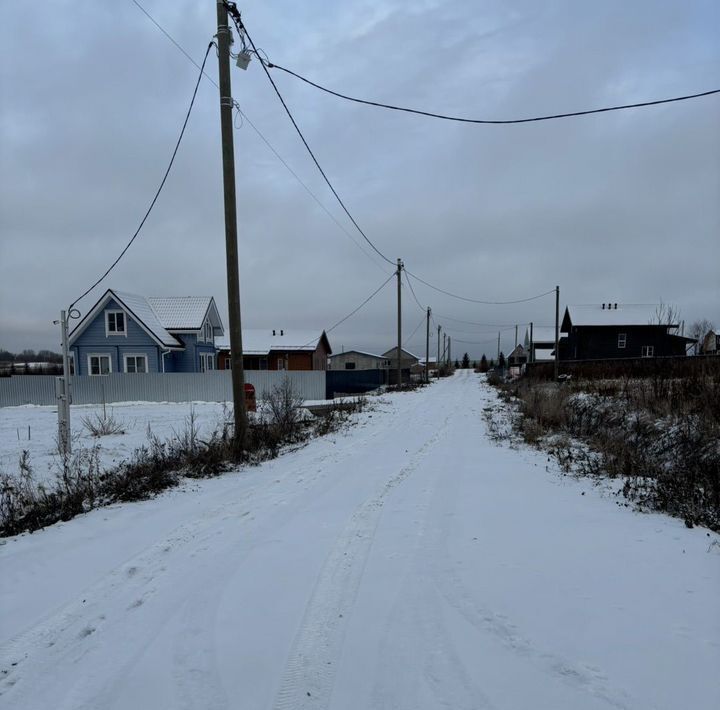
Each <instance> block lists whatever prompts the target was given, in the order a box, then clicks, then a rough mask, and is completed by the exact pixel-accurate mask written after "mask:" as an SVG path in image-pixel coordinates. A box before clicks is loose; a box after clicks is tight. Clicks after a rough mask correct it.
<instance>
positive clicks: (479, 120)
mask: <svg viewBox="0 0 720 710" xmlns="http://www.w3.org/2000/svg"><path fill="white" fill-rule="evenodd" d="M261 61H262V60H261ZM263 64H265V63H263ZM267 66H268V67H269V68H270V69H279V70H280V71H283V72H285V73H286V74H290V76H294V77H295V78H296V79H300V81H304V82H305V83H306V84H309V85H310V86H313V87H315V88H316V89H320V91H324V92H325V93H326V94H330V95H331V96H336V97H338V98H340V99H344V100H346V101H352V102H354V103H357V104H365V105H366V106H375V107H376V108H384V109H389V110H390V111H402V112H404V113H413V114H417V115H419V116H427V117H429V118H439V119H441V120H443V121H456V122H459V123H475V124H492V125H507V124H513V123H535V122H538V121H552V120H554V119H558V118H571V117H574V116H588V115H590V114H593V113H609V112H610V111H624V110H626V109H631V108H645V107H647V106H659V105H661V104H670V103H674V102H676V101H688V100H689V99H699V98H702V97H704V96H711V95H712V94H718V93H720V89H711V90H710V91H703V92H701V93H699V94H686V95H685V96H674V97H672V98H669V99H657V100H655V101H641V102H638V103H632V104H621V105H618V106H605V107H604V108H594V109H589V110H585V111H571V112H569V113H554V114H548V115H545V116H531V117H529V118H510V119H502V120H489V119H484V118H463V117H461V116H449V115H447V114H442V113H433V112H431V111H420V110H419V109H414V108H407V107H405V106H394V105H392V104H384V103H381V102H379V101H369V100H367V99H358V98H356V97H354V96H348V95H347V94H341V93H340V92H339V91H333V90H332V89H328V88H327V87H325V86H322V85H320V84H317V83H316V82H314V81H311V80H310V79H307V78H306V77H304V76H301V75H300V74H298V73H297V72H294V71H292V70H291V69H287V68H286V67H283V66H280V65H279V64H273V63H272V62H267Z"/></svg>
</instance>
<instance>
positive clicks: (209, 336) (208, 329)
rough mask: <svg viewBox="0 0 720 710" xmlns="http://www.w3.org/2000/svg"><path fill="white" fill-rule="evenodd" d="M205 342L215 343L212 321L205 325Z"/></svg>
mask: <svg viewBox="0 0 720 710" xmlns="http://www.w3.org/2000/svg"><path fill="white" fill-rule="evenodd" d="M205 342H206V343H212V342H213V327H212V326H211V325H210V321H208V322H207V323H205Z"/></svg>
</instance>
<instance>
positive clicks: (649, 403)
mask: <svg viewBox="0 0 720 710" xmlns="http://www.w3.org/2000/svg"><path fill="white" fill-rule="evenodd" d="M488 381H492V380H491V378H490V377H488ZM497 386H498V387H499V391H500V394H501V395H502V396H504V397H506V398H510V399H512V400H513V401H514V402H515V404H516V407H517V409H518V411H519V412H520V416H519V417H518V418H516V420H515V427H516V430H517V431H518V432H519V433H520V434H521V435H522V436H523V438H524V439H525V440H526V441H527V442H528V443H531V444H535V445H540V446H544V447H545V448H550V450H551V452H552V453H553V454H554V455H555V456H556V457H557V458H558V459H559V460H560V461H561V463H562V464H563V465H564V466H566V464H567V466H566V467H567V468H570V463H571V464H572V468H573V470H575V471H577V472H579V473H582V474H592V475H607V476H611V477H622V478H624V479H625V481H624V485H623V489H622V492H623V495H624V496H625V497H626V498H627V499H628V500H631V501H633V502H635V503H636V504H637V505H639V506H640V507H643V508H652V509H657V510H663V511H665V512H667V513H669V514H671V515H675V516H677V517H680V518H682V519H683V520H685V522H686V524H688V525H689V526H692V525H697V524H701V525H706V526H707V527H709V528H711V529H713V530H718V531H720V374H718V371H717V370H716V371H714V374H713V371H712V370H706V371H705V372H704V374H702V375H701V374H700V371H699V370H696V371H695V374H692V373H691V374H690V375H688V376H686V377H682V378H677V377H671V376H669V374H667V373H666V374H657V373H656V375H654V376H652V377H647V378H630V377H623V378H621V379H615V380H611V379H605V380H584V381H571V382H565V383H563V384H557V383H543V382H537V381H535V382H533V381H529V380H527V379H524V380H520V381H519V382H517V383H512V384H506V383H503V382H499V383H497ZM558 433H560V434H563V435H569V436H572V437H576V438H578V439H580V440H581V441H583V442H584V443H585V444H586V445H587V446H586V447H581V448H578V447H577V446H576V445H574V444H573V443H572V441H571V440H570V439H569V438H568V436H564V437H560V438H559V439H558V437H554V436H553V438H552V441H551V440H550V435H555V434H558ZM563 440H564V442H563ZM558 442H560V443H558ZM588 447H589V448H588Z"/></svg>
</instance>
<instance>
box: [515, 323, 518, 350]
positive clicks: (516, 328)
mask: <svg viewBox="0 0 720 710" xmlns="http://www.w3.org/2000/svg"><path fill="white" fill-rule="evenodd" d="M517 329H518V327H517V323H516V324H515V347H517Z"/></svg>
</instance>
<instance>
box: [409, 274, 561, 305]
mask: <svg viewBox="0 0 720 710" xmlns="http://www.w3.org/2000/svg"><path fill="white" fill-rule="evenodd" d="M405 273H406V274H408V275H409V276H412V277H413V278H414V279H415V280H416V281H419V282H420V283H421V284H425V286H427V287H428V288H431V289H433V290H434V291H438V292H439V293H444V294H445V295H446V296H451V297H452V298H457V299H458V300H460V301H467V302H468V303H480V304H482V305H485V306H508V305H510V304H513V303H527V302H528V301H535V300H536V299H538V298H543V296H549V295H550V294H551V293H555V289H554V288H553V289H550V290H549V291H545V292H544V293H539V294H537V295H536V296H529V297H528V298H517V299H515V300H513V301H483V300H480V299H478V298H468V297H467V296H460V295H458V294H456V293H452V292H451V291H446V290H445V289H442V288H440V287H439V286H434V285H433V284H431V283H429V282H428V281H425V279H421V278H420V277H419V276H418V275H417V274H413V272H412V271H408V269H405Z"/></svg>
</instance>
